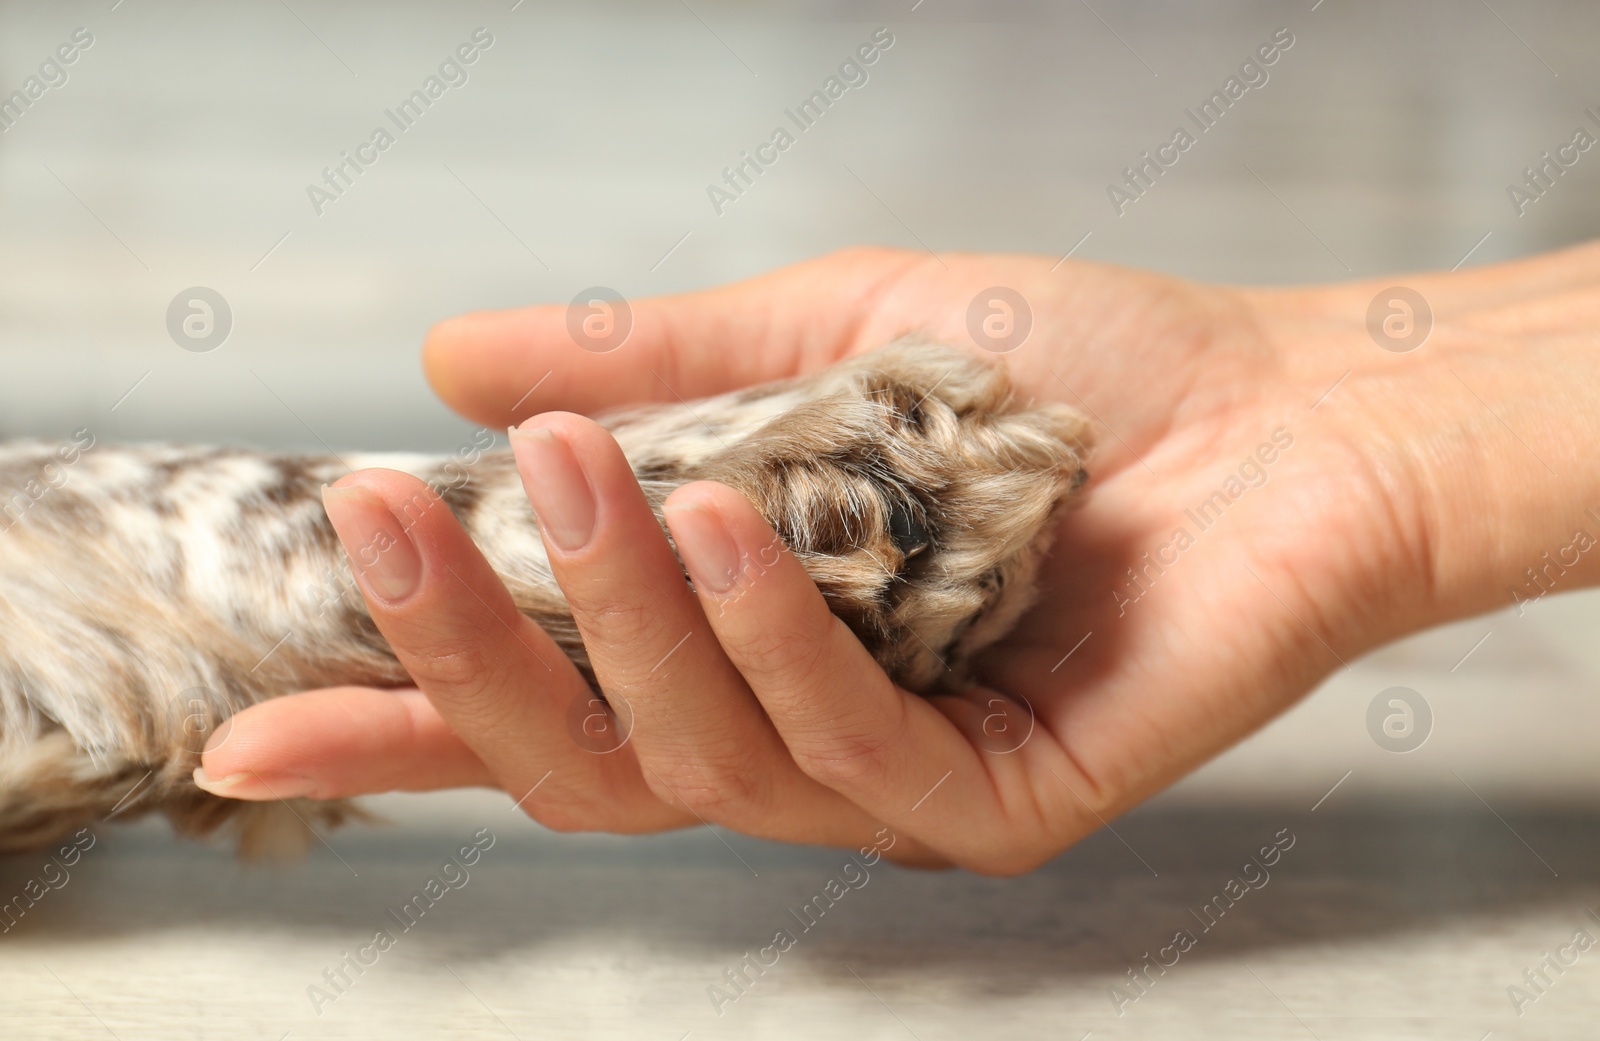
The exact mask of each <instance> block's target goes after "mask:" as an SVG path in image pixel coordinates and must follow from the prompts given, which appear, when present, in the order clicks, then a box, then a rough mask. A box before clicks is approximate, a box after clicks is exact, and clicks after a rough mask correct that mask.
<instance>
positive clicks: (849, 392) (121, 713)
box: [0, 342, 1090, 855]
mask: <svg viewBox="0 0 1600 1041" xmlns="http://www.w3.org/2000/svg"><path fill="white" fill-rule="evenodd" d="M600 421H601V422H602V423H604V424H605V425H606V426H607V427H608V428H609V429H610V430H611V431H612V433H613V434H614V435H615V436H616V438H617V441H618V443H619V444H620V445H621V447H622V449H623V451H624V453H625V454H626V455H627V457H628V459H629V461H630V463H631V464H632V465H633V467H634V470H635V473H636V474H637V475H638V476H639V478H640V483H641V486H642V487H643V488H644V490H645V493H646V496H647V498H648V499H649V501H650V502H651V504H652V506H653V507H655V509H656V510H657V514H658V518H659V511H660V505H661V503H662V502H663V501H664V500H665V499H666V497H667V495H668V494H669V493H670V492H671V491H672V489H674V488H676V487H678V486H679V485H682V484H685V483H687V482H689V481H695V480H716V481H721V482H724V483H726V484H728V485H730V486H732V487H734V488H736V489H738V490H739V491H741V492H743V493H744V494H745V495H746V496H747V497H749V499H750V500H751V501H752V502H753V503H754V504H755V506H756V507H757V508H758V509H759V510H760V512H761V513H762V514H763V516H765V517H766V518H767V520H768V521H769V522H770V523H771V524H772V525H773V527H774V529H775V530H776V531H777V532H778V534H779V535H780V536H781V538H782V539H783V541H784V543H785V545H786V546H787V547H788V548H789V550H791V551H792V552H793V553H794V554H795V556H796V558H797V559H798V560H799V561H800V562H801V564H802V565H803V566H804V567H805V569H806V571H807V572H808V573H809V574H810V575H811V577H812V578H813V579H814V580H815V581H816V583H817V585H818V587H819V588H820V589H821V591H822V593H823V595H824V596H825V597H826V599H827V601H828V604H829V606H830V607H831V609H832V610H833V611H834V612H835V613H836V614H837V615H838V616H839V617H840V618H842V619H843V620H844V621H845V622H846V623H847V624H849V625H850V627H851V629H852V630H854V632H855V633H856V634H857V635H858V636H859V637H860V638H861V640H862V641H863V643H864V644H865V645H866V647H867V648H868V649H869V650H870V651H871V652H872V653H873V655H874V656H875V657H876V658H877V660H878V661H879V662H880V663H882V665H883V667H884V668H885V669H886V670H887V671H888V672H889V674H890V675H891V676H893V677H894V679H895V680H896V681H897V682H899V683H901V684H902V685H904V686H906V687H907V688H909V689H911V690H915V691H919V692H924V693H929V692H933V691H938V690H948V689H957V688H959V687H960V685H961V684H962V683H963V682H964V680H965V674H966V668H967V664H968V662H969V661H970V659H971V657H972V655H973V654H974V653H975V652H976V651H978V650H979V649H981V648H983V647H985V646H987V645H988V644H990V643H992V642H994V641H995V640H997V639H999V638H1000V636H1002V635H1003V634H1004V633H1005V632H1006V631H1007V630H1008V629H1009V628H1010V627H1011V626H1012V625H1013V624H1014V623H1015V621H1016V620H1017V618H1018V616H1019V615H1020V614H1021V613H1022V612H1023V611H1025V610H1026V609H1027V607H1028V606H1029V604H1030V603H1031V602H1032V598H1033V595H1034V578H1035V575H1036V573H1037V571H1038V568H1039V565H1040V562H1041V561H1042V559H1043V557H1044V554H1045V553H1046V552H1048V549H1049V545H1050V539H1051V535H1052V532H1053V528H1054V526H1053V525H1052V523H1051V520H1052V516H1053V514H1054V513H1055V511H1057V510H1058V509H1060V508H1061V506H1062V504H1063V503H1065V502H1066V501H1068V500H1069V499H1070V498H1071V496H1072V494H1073V493H1074V492H1076V491H1077V489H1078V488H1079V486H1080V485H1081V484H1082V483H1083V481H1084V478H1085V473H1084V470H1083V468H1082V467H1083V462H1084V458H1085V456H1086V455H1087V452H1088V450H1089V447H1090V436H1089V429H1088V424H1087V423H1086V421H1085V420H1084V419H1083V417H1081V416H1080V415H1078V414H1077V413H1076V412H1074V411H1072V410H1070V409H1068V408H1065V407H1063V406H1059V405H1035V406H1026V405H1024V404H1023V403H1021V402H1019V401H1018V400H1017V399H1016V397H1015V395H1014V394H1013V391H1012V388H1011V385H1010V382H1009V380H1008V379H1007V377H1006V375H1005V373H1004V371H1003V370H1002V369H1000V368H999V367H998V366H995V365H990V364H986V363H984V362H982V361H979V360H978V359H977V358H975V357H973V356H972V355H971V354H969V353H967V352H964V351H961V350H958V349H955V348H950V347H943V346H938V345H932V344H924V343H914V342H900V343H896V344H892V345H890V346H888V347H885V348H881V349H879V350H877V351H873V352H870V353H867V354H863V355H861V356H858V357H856V358H853V359H850V360H847V361H845V362H842V363H840V364H838V365H835V366H833V367H832V368H829V369H827V370H824V371H822V372H819V373H816V374H813V375H809V376H804V377H799V378H795V379H791V380H786V381H782V382H779V383H774V384H770V385H767V386H762V387H756V388H751V389H747V390H741V391H736V392H733V393H729V394H723V395H720V396H717V397H712V398H707V399H704V400H702V401H698V402H694V403H692V404H682V403H679V404H665V405H651V406H644V407H637V408H630V409H626V410H622V411H618V412H614V413H611V414H609V415H605V416H602V417H600ZM372 466H381V467H388V468H391V469H397V470H404V471H407V472H409V473H413V474H415V475H416V476H418V477H420V478H422V479H423V480H425V481H427V482H428V483H429V484H430V485H431V486H432V487H433V488H434V489H435V490H436V491H437V492H438V493H439V496H440V498H442V500H443V502H444V504H445V505H446V506H447V507H448V508H449V509H450V510H452V511H453V512H454V513H455V514H456V516H457V517H458V518H459V519H460V520H461V522H462V524H463V525H464V526H465V527H466V529H467V530H468V532H469V533H470V534H471V535H472V537H473V539H474V541H475V542H476V543H477V544H478V545H479V546H480V547H481V548H482V550H483V551H484V554H485V556H486V557H487V558H488V560H489V562H490V564H491V565H493V567H494V568H495V570H496V571H497V572H498V573H499V574H500V576H501V577H502V578H503V579H504V580H505V582H506V585H507V587H508V588H509V589H510V591H511V594H512V597H513V599H514V600H515V602H516V603H517V606H518V608H519V609H521V610H522V611H523V612H524V613H525V614H527V615H528V616H529V617H531V618H532V619H533V620H534V621H536V622H538V623H539V624H540V625H541V626H543V627H544V628H545V629H546V630H547V631H548V632H549V633H550V634H551V636H552V637H553V638H555V639H556V640H557V642H559V643H560V644H561V646H562V647H563V649H564V650H566V651H567V653H568V654H569V655H570V656H571V657H572V659H573V660H574V662H576V663H577V664H578V666H579V667H580V669H582V670H583V671H584V673H585V675H587V676H589V677H590V681H591V682H593V674H592V672H591V671H590V670H589V666H588V658H587V655H586V654H585V652H584V648H583V644H582V641H581V640H580V638H579V636H578V632H577V628H576V626H575V625H574V624H573V621H572V618H571V615H570V612H569V611H568V609H567V605H566V601H565V598H564V597H563V596H562V593H561V590H560V588H559V586H558V585H557V584H556V582H555V580H554V579H553V577H552V576H551V572H550V568H549V564H548V561H547V559H546V557H545V553H544V547H543V543H542V542H541V540H540V538H539V533H538V528H537V526H536V524H535V520H534V516H533V512H532V510H531V509H530V507H529V506H528V503H527V499H526V498H525V496H524V495H523V492H522V488H521V483H520V480H519V478H518V476H517V473H516V468H515V465H514V463H513V461H512V459H511V457H510V453H509V452H505V451H499V452H491V451H484V452H469V453H460V454H458V456H457V457H447V458H441V457H433V456H424V455H409V454H408V455H400V454H359V455H347V456H343V457H335V456H332V455H327V456H318V455H306V456H299V455H284V454H270V453H261V452H253V451H248V450H243V449H232V448H197V447H187V446H172V445H155V446H138V447H112V446H98V445H95V444H94V443H93V437H92V434H91V435H89V436H88V443H87V444H84V443H83V442H82V439H79V440H78V441H77V442H75V443H74V444H72V445H63V446H57V445H50V444H45V443H38V442H20V443H9V444H5V445H0V490H3V491H4V493H5V494H9V495H10V498H8V499H5V500H4V501H0V529H3V530H0V851H6V850H20V849H28V848H36V847H40V846H44V845H48V844H50V843H52V842H55V841H57V840H59V839H60V838H61V837H62V836H64V835H67V834H69V833H71V832H73V831H75V830H76V829H78V828H80V827H83V826H85V825H87V824H89V823H92V822H94V821H97V820H102V819H107V818H113V817H124V816H134V815H138V814H143V813H148V812H151V811H160V812H162V813H164V814H165V815H166V816H167V817H168V818H169V819H170V820H171V821H172V822H173V824H174V826H175V827H176V828H177V830H179V831H180V832H181V833H184V834H188V835H197V836H199V835H207V834H211V833H213V832H219V831H223V832H226V831H231V832H232V833H233V834H234V836H235V837H236V841H237V842H238V843H239V845H240V848H241V851H242V852H244V853H246V854H247V855H262V854H269V853H273V852H279V853H282V852H291V853H292V852H294V851H296V850H298V849H300V848H303V847H304V846H305V845H306V844H307V843H308V842H309V841H310V839H311V835H312V832H311V830H310V829H312V828H313V827H322V826H333V825H337V824H339V823H340V822H342V821H344V820H348V819H352V818H356V817H360V816H362V814H361V811H360V810H359V809H357V808H355V807H354V806H353V805H352V804H351V803H349V802H346V801H342V800H335V801H323V802H312V801H308V800H290V801H288V802H285V803H265V804H263V803H243V802H238V801H234V800H227V799H221V798H218V797H215V796H212V795H209V794H207V793H205V792H202V791H200V790H199V789H197V788H195V787H194V785H193V783H192V781H191V780H190V774H191V773H192V772H193V769H194V767H195V766H196V765H198V763H199V753H200V751H201V749H202V748H203V747H204V744H205V739H206V737H207V736H208V735H210V734H212V733H214V732H215V729H216V727H217V726H218V725H219V724H220V723H221V722H222V721H223V720H224V719H226V718H227V717H228V716H230V715H232V714H233V713H235V712H237V711H239V710H241V709H243V708H245V707H246V706H248V705H251V704H255V703H256V702H259V701H262V700H265V699H267V698H271V697H276V696H279V695H281V694H286V693H290V692H293V691H297V690H305V689H310V688H315V687H325V686H335V685H341V684H364V685H372V686H400V685H404V684H406V683H408V682H409V681H408V677H407V676H406V674H405V672H404V670H402V669H401V668H400V665H399V663H398V662H397V660H396V659H395V656H394V654H393V652H392V651H391V650H390V648H389V646H388V644H387V643H386V642H385V640H384V639H383V636H382V635H381V634H380V633H379V632H378V630H377V628H376V626H375V625H374V624H373V622H372V620H371V618H370V617H369V616H368V614H367V612H366V607H365V604H364V602H363V600H362V598H361V596H360V593H359V592H358V591H357V587H356V585H355V582H354V580H353V578H352V576H351V573H350V568H349V565H348V562H347V561H346V559H345V557H344V554H343V551H342V549H341V548H340V546H339V543H338V540H337V538H336V536H335V535H334V534H333V531H332V528H331V526H330V525H329V524H328V522H327V518H326V516H325V515H324V513H323V510H322V505H321V500H320V494H319V493H320V488H321V486H322V485H323V484H325V483H328V482H331V481H334V480H336V479H337V478H338V477H340V476H341V475H343V474H344V473H346V472H347V468H363V467H372ZM437 506H438V504H437V501H436V500H435V499H433V498H431V497H419V498H418V499H417V500H416V501H415V502H413V503H412V504H411V507H409V508H408V511H407V512H408V513H409V511H410V510H411V509H414V510H416V511H422V510H426V509H433V508H437Z"/></svg>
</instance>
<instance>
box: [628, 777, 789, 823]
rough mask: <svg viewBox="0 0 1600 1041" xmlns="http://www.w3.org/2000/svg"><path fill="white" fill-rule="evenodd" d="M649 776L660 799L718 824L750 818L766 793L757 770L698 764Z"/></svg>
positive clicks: (651, 785)
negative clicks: (686, 808)
mask: <svg viewBox="0 0 1600 1041" xmlns="http://www.w3.org/2000/svg"><path fill="white" fill-rule="evenodd" d="M649 774H650V777H649V784H650V787H651V789H652V790H654V791H655V792H656V795H657V797H659V798H660V799H662V800H663V801H665V802H679V803H682V804H683V805H685V806H687V807H689V809H690V810H692V811H694V812H695V813H696V814H698V815H699V816H701V817H704V818H706V819H708V820H715V821H719V822H722V821H729V820H738V819H741V818H744V817H746V816H748V815H749V813H750V811H751V810H752V809H753V808H755V807H758V806H760V805H761V803H762V800H763V798H764V795H765V792H766V786H765V784H764V783H763V782H762V780H761V778H760V777H759V776H758V774H757V772H756V771H754V770H750V769H741V768H740V767H739V766H737V765H734V764H707V763H696V764H692V765H686V766H684V767H679V768H677V769H674V770H670V771H667V772H666V773H662V772H660V771H655V770H652V771H649Z"/></svg>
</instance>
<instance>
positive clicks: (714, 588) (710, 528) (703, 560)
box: [662, 503, 739, 595]
mask: <svg viewBox="0 0 1600 1041" xmlns="http://www.w3.org/2000/svg"><path fill="white" fill-rule="evenodd" d="M662 512H663V513H664V514H666V517H667V523H668V526H669V527H671V529H672V539H673V542H675V543H676V544H677V547H678V556H680V557H682V558H683V563H684V565H685V566H686V567H688V569H689V577H690V578H692V579H694V584H695V588H697V589H703V590H705V591H706V592H708V593H715V594H719V595H720V594H722V593H726V592H727V591H728V590H730V589H732V588H733V586H734V583H735V582H736V581H737V580H738V578H739V548H738V547H737V546H736V545H734V541H733V535H732V534H731V533H729V531H728V526H727V525H726V524H725V523H723V520H722V517H721V516H719V515H718V514H717V513H716V512H715V511H713V510H710V509H707V508H706V507H704V506H701V505H700V504H698V503H693V504H681V505H680V504H676V503H673V504H669V505H667V506H664V507H662Z"/></svg>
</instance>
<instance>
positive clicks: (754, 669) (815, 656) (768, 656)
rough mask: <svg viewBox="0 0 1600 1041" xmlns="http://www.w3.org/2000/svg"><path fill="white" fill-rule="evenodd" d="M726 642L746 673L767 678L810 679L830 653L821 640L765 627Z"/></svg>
mask: <svg viewBox="0 0 1600 1041" xmlns="http://www.w3.org/2000/svg"><path fill="white" fill-rule="evenodd" d="M724 642H725V644H726V646H727V647H728V650H729V651H730V652H732V653H733V655H734V656H735V657H736V659H737V660H738V662H739V664H740V667H741V670H742V671H745V672H748V673H751V674H754V675H757V676H763V677H803V676H810V675H812V674H813V673H814V672H815V671H816V670H817V667H818V666H820V665H821V664H822V662H823V659H824V658H825V657H826V655H827V653H828V648H827V646H826V644H825V643H824V642H823V641H821V640H817V639H811V638H808V637H807V636H806V635H803V634H796V633H793V632H782V631H775V630H772V629H768V628H765V627H756V628H753V629H751V630H749V631H747V632H744V633H742V634H740V635H738V636H736V637H727V636H725V637H724Z"/></svg>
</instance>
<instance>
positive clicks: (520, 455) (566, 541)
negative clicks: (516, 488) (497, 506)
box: [510, 427, 595, 553]
mask: <svg viewBox="0 0 1600 1041" xmlns="http://www.w3.org/2000/svg"><path fill="white" fill-rule="evenodd" d="M510 433H511V451H512V452H513V453H514V454H515V455H516V457H517V469H518V470H519V471H521V473H522V487H523V488H524V489H525V490H526V491H527V493H528V500H529V501H530V502H532V503H533V512H534V513H536V514H538V515H539V530H540V531H542V532H543V533H544V534H545V535H546V536H548V537H549V538H550V540H551V541H552V542H554V543H555V544H556V546H557V547H559V548H560V549H562V550H563V551H565V552H567V553H571V552H574V551H575V550H579V549H582V548H583V547H584V544H585V543H587V542H588V541H589V537H590V536H591V535H593V534H594V517H595V503H594V490H593V489H592V488H590V487H589V478H588V477H587V476H586V475H585V474H584V472H583V467H581V466H579V465H578V457H577V456H575V455H573V454H572V447H571V446H570V445H568V444H567V442H566V441H565V440H564V439H563V438H562V437H561V436H560V435H558V434H557V433H556V432H555V431H553V430H551V429H549V428H548V427H513V428H512V430H511V432H510Z"/></svg>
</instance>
